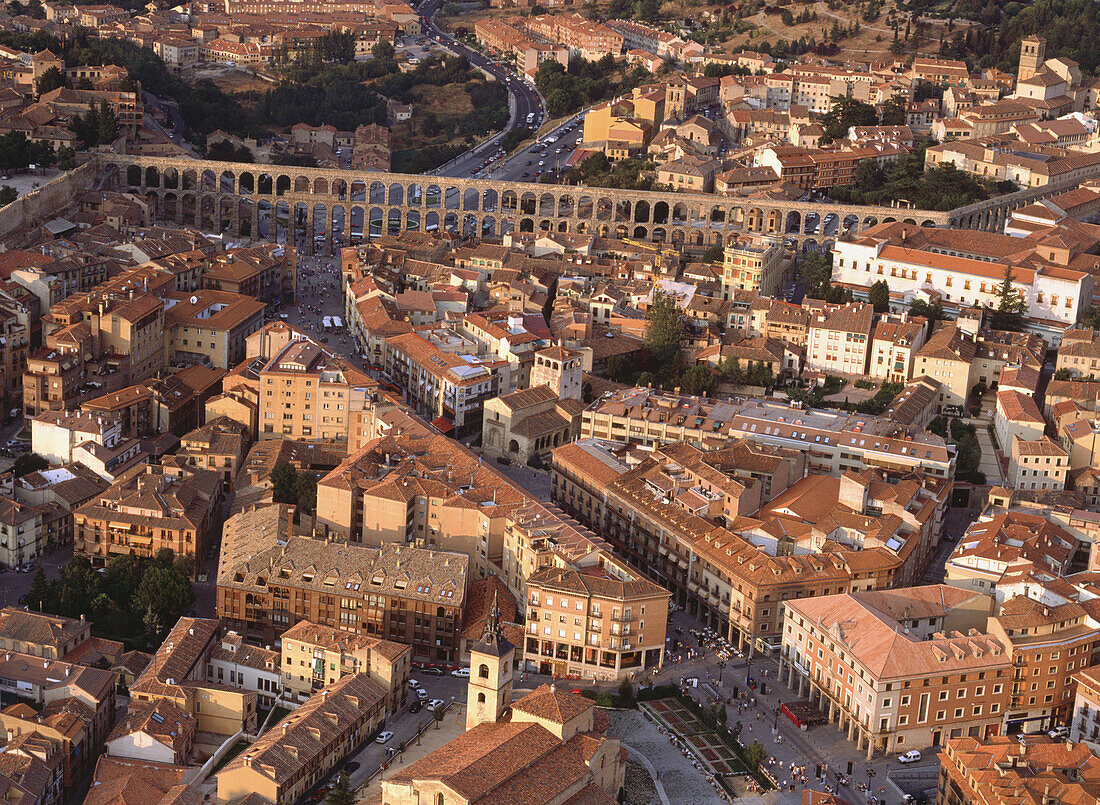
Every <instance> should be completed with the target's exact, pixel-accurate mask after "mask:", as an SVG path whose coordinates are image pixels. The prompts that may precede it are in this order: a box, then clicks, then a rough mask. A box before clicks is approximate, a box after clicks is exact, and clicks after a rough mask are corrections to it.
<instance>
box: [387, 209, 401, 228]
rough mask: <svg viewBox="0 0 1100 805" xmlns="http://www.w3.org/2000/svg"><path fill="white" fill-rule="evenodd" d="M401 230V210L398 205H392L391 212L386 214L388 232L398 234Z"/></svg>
mask: <svg viewBox="0 0 1100 805" xmlns="http://www.w3.org/2000/svg"><path fill="white" fill-rule="evenodd" d="M400 231H401V210H400V209H398V208H397V207H390V211H389V214H388V215H387V216H386V234H387V235H396V234H397V233H398V232H400Z"/></svg>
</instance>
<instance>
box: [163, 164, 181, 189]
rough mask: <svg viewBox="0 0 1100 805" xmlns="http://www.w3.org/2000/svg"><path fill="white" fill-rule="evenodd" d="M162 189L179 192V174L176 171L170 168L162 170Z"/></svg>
mask: <svg viewBox="0 0 1100 805" xmlns="http://www.w3.org/2000/svg"><path fill="white" fill-rule="evenodd" d="M164 187H165V188H166V189H168V190H179V188H180V172H179V171H178V170H176V169H175V168H172V167H169V168H166V169H165V170H164Z"/></svg>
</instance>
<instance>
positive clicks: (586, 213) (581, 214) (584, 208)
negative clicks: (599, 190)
mask: <svg viewBox="0 0 1100 805" xmlns="http://www.w3.org/2000/svg"><path fill="white" fill-rule="evenodd" d="M592 210H593V205H592V196H589V195H587V194H585V195H583V196H581V197H580V198H579V199H577V217H578V218H580V219H582V220H585V221H591V220H592Z"/></svg>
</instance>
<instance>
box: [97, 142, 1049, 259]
mask: <svg viewBox="0 0 1100 805" xmlns="http://www.w3.org/2000/svg"><path fill="white" fill-rule="evenodd" d="M95 159H96V161H97V173H98V176H99V184H100V185H102V186H107V187H112V188H114V189H117V190H125V191H129V192H134V193H138V194H140V195H142V196H143V197H145V198H146V199H148V200H149V202H150V203H151V205H152V207H153V208H154V209H155V211H156V216H157V218H158V219H160V220H162V221H174V222H176V223H178V224H181V225H190V226H196V227H198V228H200V229H203V230H206V231H215V232H225V233H227V234H230V235H232V236H235V237H245V238H252V239H256V240H272V241H274V240H276V239H279V240H283V239H285V238H287V236H288V235H289V234H290V230H291V228H292V226H293V227H294V228H295V229H296V230H297V236H298V238H299V240H300V241H301V242H302V243H303V246H304V250H305V251H306V253H313V252H314V251H317V252H321V251H322V250H323V253H325V254H330V253H333V251H334V250H335V249H337V248H338V247H339V246H340V245H346V244H347V243H349V242H351V241H354V240H355V239H364V240H365V239H366V238H367V237H368V236H369V235H370V234H374V235H377V234H381V233H383V232H390V233H394V232H400V231H407V230H426V231H432V230H436V229H440V228H442V229H446V230H449V231H453V232H458V233H461V234H463V235H468V236H484V237H499V236H502V235H504V234H507V233H508V232H512V231H519V232H535V231H555V232H567V233H579V234H594V235H600V236H604V237H616V238H633V239H637V240H647V241H663V242H668V243H672V244H675V245H688V246H697V247H705V246H712V245H724V244H727V243H729V242H731V241H732V240H734V239H735V238H736V237H737V236H738V235H744V234H751V233H758V234H766V235H774V236H780V237H788V238H792V239H794V240H796V241H797V242H799V243H801V244H802V245H803V247H804V248H819V249H822V248H826V247H828V246H829V245H831V244H832V242H833V241H835V240H836V239H837V238H838V237H840V236H842V235H846V234H858V233H859V232H861V231H863V230H865V229H867V228H868V227H870V226H873V225H875V224H877V223H881V222H887V221H894V220H899V221H906V222H909V223H913V224H919V225H923V226H940V227H953V228H960V229H982V230H987V231H999V230H1000V229H1001V228H1002V227H1003V225H1004V222H1005V220H1006V219H1007V217H1008V215H1009V214H1010V213H1011V211H1012V210H1013V209H1017V208H1019V207H1022V206H1024V205H1026V204H1030V203H1032V202H1033V201H1035V200H1036V199H1039V198H1043V197H1046V196H1050V195H1054V194H1055V193H1058V192H1061V191H1062V190H1064V189H1066V188H1065V187H1059V186H1055V185H1052V186H1050V187H1047V188H1035V189H1032V190H1024V191H1020V192H1018V193H1012V194H1008V195H1004V196H1000V197H998V198H995V199H990V200H988V201H984V202H978V203H977V204H972V205H969V206H967V207H961V208H958V209H955V210H950V211H946V212H941V211H929V210H911V209H903V208H893V207H874V206H861V205H849V204H833V203H826V202H805V201H803V202H795V201H771V200H766V199H748V198H738V197H734V196H719V195H713V194H703V193H665V192H656V191H636V190H618V189H607V188H597V187H585V186H565V185H548V184H534V183H528V182H509V181H502V180H492V179H455V178H444V177H435V176H420V175H416V174H399V173H382V172H372V171H349V170H341V169H330V168H299V167H290V166H277V165H263V164H251V163H240V162H217V161H212V160H195V159H180V158H172V157H148V156H127V155H119V154H99V155H97V156H96V158H95ZM292 222H293V223H292Z"/></svg>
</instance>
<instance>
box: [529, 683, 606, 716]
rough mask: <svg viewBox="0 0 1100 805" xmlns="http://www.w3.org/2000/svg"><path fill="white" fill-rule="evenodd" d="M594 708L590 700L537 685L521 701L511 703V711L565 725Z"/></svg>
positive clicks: (552, 687) (551, 686)
mask: <svg viewBox="0 0 1100 805" xmlns="http://www.w3.org/2000/svg"><path fill="white" fill-rule="evenodd" d="M593 707H595V704H594V703H593V701H592V700H591V699H586V698H585V697H584V696H578V695H577V694H575V693H569V692H568V691H566V690H564V689H562V690H558V689H557V687H556V686H554V685H539V686H538V687H537V688H535V689H534V690H533V691H531V692H530V693H528V694H527V695H526V696H524V697H523V698H522V699H518V700H516V701H514V702H512V709H513V710H518V711H519V712H521V713H527V714H528V715H530V716H534V717H535V718H538V719H541V720H543V721H549V722H551V723H553V724H566V723H568V722H570V721H572V720H573V719H574V718H577V717H578V716H580V715H583V714H584V713H587V712H588V711H589V710H591V709H592V708H593Z"/></svg>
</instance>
